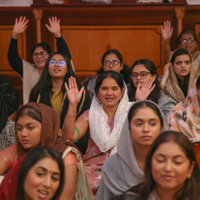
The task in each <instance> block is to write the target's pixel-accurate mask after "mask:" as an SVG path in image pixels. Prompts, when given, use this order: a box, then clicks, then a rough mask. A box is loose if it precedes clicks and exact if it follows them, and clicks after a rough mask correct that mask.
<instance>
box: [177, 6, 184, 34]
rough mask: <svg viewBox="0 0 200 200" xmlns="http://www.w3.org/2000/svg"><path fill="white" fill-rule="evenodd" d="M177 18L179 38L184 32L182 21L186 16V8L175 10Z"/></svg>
mask: <svg viewBox="0 0 200 200" xmlns="http://www.w3.org/2000/svg"><path fill="white" fill-rule="evenodd" d="M175 13H176V18H177V35H178V36H179V35H180V33H181V32H182V19H183V17H184V14H185V8H175Z"/></svg>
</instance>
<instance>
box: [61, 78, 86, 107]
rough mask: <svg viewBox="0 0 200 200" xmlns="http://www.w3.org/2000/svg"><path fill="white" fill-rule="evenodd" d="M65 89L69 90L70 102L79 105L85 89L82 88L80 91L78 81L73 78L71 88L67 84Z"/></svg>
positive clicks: (70, 81) (70, 83)
mask: <svg viewBox="0 0 200 200" xmlns="http://www.w3.org/2000/svg"><path fill="white" fill-rule="evenodd" d="M65 88H66V90H67V96H68V99H69V102H70V103H71V104H75V105H77V104H78V103H79V102H80V100H81V97H82V93H83V91H84V87H82V88H81V89H80V91H79V90H78V87H77V83H76V79H75V78H74V77H72V76H71V77H70V78H69V87H68V85H67V83H65Z"/></svg>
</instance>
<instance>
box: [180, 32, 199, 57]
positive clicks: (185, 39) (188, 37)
mask: <svg viewBox="0 0 200 200" xmlns="http://www.w3.org/2000/svg"><path fill="white" fill-rule="evenodd" d="M179 48H184V49H187V50H188V51H189V52H190V53H191V54H194V53H195V50H196V48H197V41H196V40H195V38H194V36H193V35H192V34H191V33H186V34H184V35H183V36H182V37H181V41H180V43H179Z"/></svg>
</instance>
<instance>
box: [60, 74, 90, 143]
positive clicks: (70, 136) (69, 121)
mask: <svg viewBox="0 0 200 200" xmlns="http://www.w3.org/2000/svg"><path fill="white" fill-rule="evenodd" d="M65 87H66V90H67V96H68V99H69V107H68V111H67V114H66V116H65V120H64V123H63V126H62V135H63V138H64V139H67V140H71V141H76V140H78V139H80V138H81V137H83V136H84V135H85V134H86V133H87V130H88V123H87V122H86V121H85V120H84V119H81V118H78V119H77V120H76V122H75V119H76V112H77V105H78V103H79V101H80V99H81V96H82V93H83V90H84V87H82V88H81V89H80V91H79V90H78V87H77V83H76V79H75V78H74V77H71V78H69V85H67V83H65ZM75 127H76V128H75Z"/></svg>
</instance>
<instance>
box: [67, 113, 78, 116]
mask: <svg viewBox="0 0 200 200" xmlns="http://www.w3.org/2000/svg"><path fill="white" fill-rule="evenodd" d="M67 114H68V115H71V116H76V114H70V113H68V112H67Z"/></svg>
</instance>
